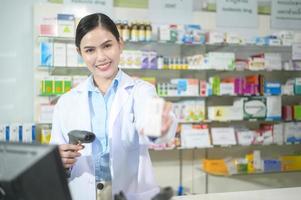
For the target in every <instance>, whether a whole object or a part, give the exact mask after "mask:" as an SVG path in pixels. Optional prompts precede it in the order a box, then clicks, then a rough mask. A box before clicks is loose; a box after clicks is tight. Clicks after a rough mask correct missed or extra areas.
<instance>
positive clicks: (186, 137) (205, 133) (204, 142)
mask: <svg viewBox="0 0 301 200" xmlns="http://www.w3.org/2000/svg"><path fill="white" fill-rule="evenodd" d="M181 147H183V148H195V147H199V148H201V147H203V148H204V147H211V144H210V136H209V129H208V126H206V125H200V124H198V125H191V124H183V125H182V127H181Z"/></svg>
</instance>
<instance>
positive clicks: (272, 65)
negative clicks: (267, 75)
mask: <svg viewBox="0 0 301 200" xmlns="http://www.w3.org/2000/svg"><path fill="white" fill-rule="evenodd" d="M264 61H265V68H266V69H267V70H281V69H282V61H281V54H280V53H265V54H264Z"/></svg>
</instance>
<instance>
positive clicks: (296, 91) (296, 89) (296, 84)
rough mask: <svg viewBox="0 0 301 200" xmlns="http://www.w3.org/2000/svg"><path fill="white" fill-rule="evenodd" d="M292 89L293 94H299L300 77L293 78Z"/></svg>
mask: <svg viewBox="0 0 301 200" xmlns="http://www.w3.org/2000/svg"><path fill="white" fill-rule="evenodd" d="M294 91H295V94H301V78H296V79H295V88H294Z"/></svg>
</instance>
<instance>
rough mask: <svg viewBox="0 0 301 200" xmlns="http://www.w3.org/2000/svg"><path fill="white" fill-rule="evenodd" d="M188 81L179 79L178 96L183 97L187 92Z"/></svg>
mask: <svg viewBox="0 0 301 200" xmlns="http://www.w3.org/2000/svg"><path fill="white" fill-rule="evenodd" d="M187 85H188V83H187V79H179V80H178V83H177V94H178V95H183V93H184V92H186V91H187Z"/></svg>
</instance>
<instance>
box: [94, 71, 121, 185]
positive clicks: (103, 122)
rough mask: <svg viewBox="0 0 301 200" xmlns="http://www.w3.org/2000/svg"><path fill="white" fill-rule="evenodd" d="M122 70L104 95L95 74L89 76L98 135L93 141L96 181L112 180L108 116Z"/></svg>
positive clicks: (95, 132) (95, 127)
mask: <svg viewBox="0 0 301 200" xmlns="http://www.w3.org/2000/svg"><path fill="white" fill-rule="evenodd" d="M120 78H121V72H120V70H119V72H118V73H117V75H116V77H115V78H114V80H113V81H112V84H111V86H110V87H109V88H108V90H107V91H106V93H105V94H104V95H103V94H102V93H101V91H99V89H98V88H97V87H96V86H95V84H94V81H93V76H90V77H89V84H88V95H89V106H90V116H91V123H92V132H93V133H94V134H95V135H96V139H95V141H94V142H93V143H92V152H93V160H94V164H95V179H96V181H110V180H111V172H110V153H109V152H110V151H109V145H108V118H109V113H110V111H111V107H112V102H113V99H114V97H115V94H116V91H117V88H118V84H119V82H120Z"/></svg>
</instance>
